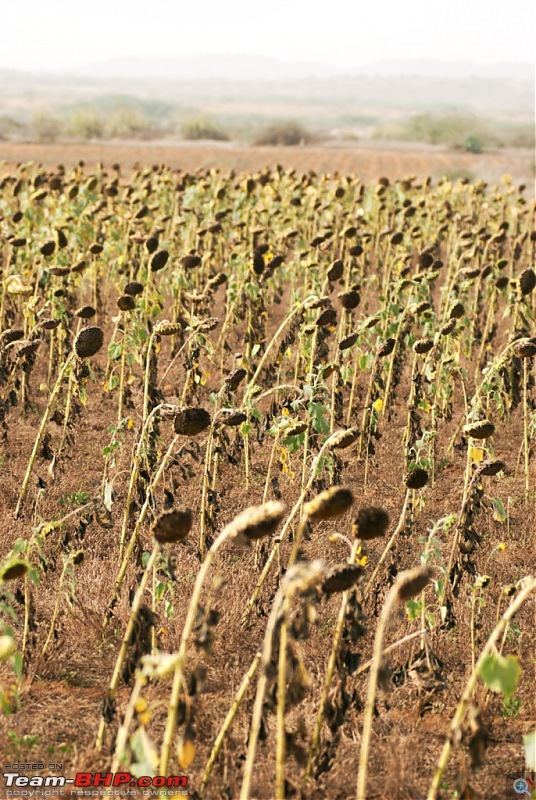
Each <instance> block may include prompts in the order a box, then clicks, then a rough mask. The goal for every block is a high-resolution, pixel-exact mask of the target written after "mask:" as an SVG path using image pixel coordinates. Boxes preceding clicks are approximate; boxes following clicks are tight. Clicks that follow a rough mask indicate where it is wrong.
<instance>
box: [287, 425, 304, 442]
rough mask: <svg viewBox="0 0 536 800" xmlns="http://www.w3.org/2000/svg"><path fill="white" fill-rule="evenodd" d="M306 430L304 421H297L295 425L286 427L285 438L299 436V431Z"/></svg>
mask: <svg viewBox="0 0 536 800" xmlns="http://www.w3.org/2000/svg"><path fill="white" fill-rule="evenodd" d="M306 430H307V423H306V422H297V423H296V424H295V425H291V426H290V428H287V429H286V431H285V438H286V437H287V436H299V435H300V433H305V431H306Z"/></svg>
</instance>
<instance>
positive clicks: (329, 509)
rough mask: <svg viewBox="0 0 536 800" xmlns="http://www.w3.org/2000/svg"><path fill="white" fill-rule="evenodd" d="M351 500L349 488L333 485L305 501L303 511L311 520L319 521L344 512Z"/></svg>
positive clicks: (351, 495)
mask: <svg viewBox="0 0 536 800" xmlns="http://www.w3.org/2000/svg"><path fill="white" fill-rule="evenodd" d="M353 502H354V496H353V494H352V492H351V491H350V489H345V488H343V487H342V486H333V487H332V488H331V489H326V490H325V491H324V492H321V493H320V494H319V495H317V496H316V497H314V498H313V499H312V500H310V501H309V502H308V503H306V504H305V506H304V508H303V511H304V514H305V516H306V517H308V518H309V519H310V520H312V521H313V522H320V521H321V520H326V519H332V518H333V517H339V516H340V515H341V514H344V512H345V511H347V510H348V509H349V508H350V506H351V505H352V503H353Z"/></svg>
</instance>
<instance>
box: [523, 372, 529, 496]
mask: <svg viewBox="0 0 536 800" xmlns="http://www.w3.org/2000/svg"><path fill="white" fill-rule="evenodd" d="M522 360H523V448H524V452H525V502H526V503H528V501H529V495H530V443H529V401H528V396H527V395H528V382H529V375H528V367H527V361H528V358H524V359H522Z"/></svg>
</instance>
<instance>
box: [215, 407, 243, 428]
mask: <svg viewBox="0 0 536 800" xmlns="http://www.w3.org/2000/svg"><path fill="white" fill-rule="evenodd" d="M247 418H248V417H247V414H244V412H243V411H233V409H231V408H229V409H226V410H225V411H222V413H221V414H220V415H219V421H220V422H221V423H222V425H226V426H227V427H228V428H236V427H237V425H241V424H242V423H243V422H245V421H246V420H247Z"/></svg>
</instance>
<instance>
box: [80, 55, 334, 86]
mask: <svg viewBox="0 0 536 800" xmlns="http://www.w3.org/2000/svg"><path fill="white" fill-rule="evenodd" d="M339 72H340V70H339V69H337V67H333V66H330V65H329V64H323V63H320V62H318V63H317V62H301V61H299V62H293V61H283V60H281V59H278V58H272V57H270V56H252V55H217V54H215V55H195V56H182V57H181V58H138V57H131V58H129V57H124V58H112V59H108V60H106V61H97V62H95V63H92V64H87V65H85V66H83V67H78V68H76V69H74V70H71V74H73V75H78V76H80V77H84V78H146V79H148V78H164V79H166V80H183V81H191V80H211V79H217V80H220V81H221V80H229V81H240V80H246V81H252V80H257V81H258V80H276V81H280V80H304V79H306V78H329V77H332V76H333V75H336V74H337V73H339Z"/></svg>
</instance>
